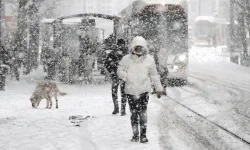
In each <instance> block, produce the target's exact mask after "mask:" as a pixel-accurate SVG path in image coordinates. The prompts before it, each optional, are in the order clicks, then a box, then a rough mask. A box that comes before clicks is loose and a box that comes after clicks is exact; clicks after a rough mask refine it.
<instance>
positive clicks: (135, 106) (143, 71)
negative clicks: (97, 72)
mask: <svg viewBox="0 0 250 150" xmlns="http://www.w3.org/2000/svg"><path fill="white" fill-rule="evenodd" d="M118 75H119V78H120V79H122V80H123V81H124V82H125V93H126V94H127V98H128V103H129V107H130V112H131V118H130V119H131V125H132V131H133V136H132V139H131V141H132V142H138V141H139V129H138V126H139V125H140V142H141V143H146V142H148V139H147V136H146V132H147V105H148V101H149V92H150V90H151V85H152V84H153V85H154V87H155V89H156V93H157V97H158V98H160V97H161V95H162V90H163V88H162V85H161V82H160V77H159V75H158V73H157V70H156V65H155V61H154V58H153V57H152V56H151V55H149V54H148V46H147V41H146V40H145V39H144V38H143V37H141V36H137V37H135V38H134V39H133V41H132V43H131V46H130V53H129V54H128V55H126V56H124V57H123V59H122V60H121V61H120V63H119V67H118Z"/></svg>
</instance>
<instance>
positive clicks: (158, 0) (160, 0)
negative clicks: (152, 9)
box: [142, 0, 186, 5]
mask: <svg viewBox="0 0 250 150" xmlns="http://www.w3.org/2000/svg"><path fill="white" fill-rule="evenodd" d="M142 1H143V2H145V3H146V4H162V5H165V4H183V3H184V2H186V0H142Z"/></svg>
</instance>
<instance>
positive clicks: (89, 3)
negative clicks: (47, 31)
mask: <svg viewBox="0 0 250 150" xmlns="http://www.w3.org/2000/svg"><path fill="white" fill-rule="evenodd" d="M132 1H134V0H60V2H59V1H57V2H58V6H57V14H58V17H59V16H65V15H72V14H78V13H86V12H87V13H90V12H92V13H104V14H111V15H117V14H118V13H119V12H120V11H121V10H122V9H123V8H125V7H126V6H128V5H129V4H130V3H131V2H132ZM96 22H97V27H99V28H104V29H105V31H106V33H105V36H108V35H109V34H111V33H112V32H113V31H112V30H113V24H112V22H111V21H108V20H103V19H96Z"/></svg>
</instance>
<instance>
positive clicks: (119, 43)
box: [117, 39, 126, 45]
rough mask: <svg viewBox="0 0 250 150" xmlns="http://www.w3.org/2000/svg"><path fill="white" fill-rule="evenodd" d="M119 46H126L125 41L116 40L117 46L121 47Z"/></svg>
mask: <svg viewBox="0 0 250 150" xmlns="http://www.w3.org/2000/svg"><path fill="white" fill-rule="evenodd" d="M121 44H126V42H125V40H123V39H118V40H117V45H121Z"/></svg>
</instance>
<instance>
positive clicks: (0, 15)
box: [0, 0, 3, 44]
mask: <svg viewBox="0 0 250 150" xmlns="http://www.w3.org/2000/svg"><path fill="white" fill-rule="evenodd" d="M2 16H3V8H2V0H0V44H2V20H3V19H2Z"/></svg>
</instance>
